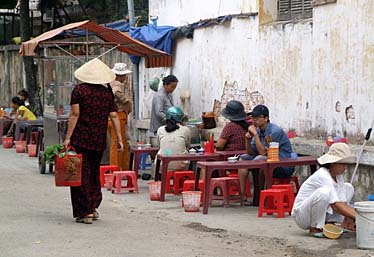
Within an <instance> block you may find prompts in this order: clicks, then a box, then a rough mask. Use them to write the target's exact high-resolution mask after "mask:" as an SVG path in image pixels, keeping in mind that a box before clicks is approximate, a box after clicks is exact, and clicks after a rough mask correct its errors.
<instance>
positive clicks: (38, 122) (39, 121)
mask: <svg viewBox="0 0 374 257" xmlns="http://www.w3.org/2000/svg"><path fill="white" fill-rule="evenodd" d="M26 124H30V125H31V124H32V125H43V120H42V119H36V120H14V125H15V130H14V141H18V140H21V138H20V135H21V127H23V128H25V127H26ZM23 140H26V135H24V138H23Z"/></svg>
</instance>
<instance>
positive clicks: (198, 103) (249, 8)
mask: <svg viewBox="0 0 374 257" xmlns="http://www.w3.org/2000/svg"><path fill="white" fill-rule="evenodd" d="M269 1H270V0H269ZM272 1H276V0H272ZM272 7H274V4H269V3H267V4H265V5H264V4H263V0H258V3H257V1H256V0H247V1H219V0H216V1H214V0H209V1H198V0H189V1H187V0H185V1H183V0H179V1H176V0H150V14H152V15H158V16H159V20H158V25H173V26H180V25H186V24H187V23H193V22H196V21H198V20H200V19H204V18H214V17H217V16H219V15H226V14H236V13H249V12H259V15H258V16H255V17H250V18H246V19H236V18H234V19H233V20H232V21H231V22H228V23H225V25H218V26H211V27H207V28H200V29H196V30H195V32H194V38H193V39H192V40H191V39H180V40H178V41H177V42H174V46H175V49H174V53H175V64H174V66H173V67H172V70H171V71H172V73H173V74H175V75H176V76H177V77H178V78H179V80H180V83H179V84H178V88H177V90H176V92H175V96H176V98H178V96H179V95H180V94H181V92H183V91H184V90H187V89H189V90H190V91H191V99H190V101H189V102H188V101H187V103H185V104H184V105H183V107H184V109H185V111H186V112H187V113H188V114H190V116H193V117H199V116H200V114H201V112H202V111H208V110H211V109H212V108H213V103H214V99H217V100H220V101H222V102H223V103H222V106H224V105H225V102H227V101H228V100H230V99H232V98H237V99H239V100H243V101H246V102H245V105H246V107H247V109H250V108H252V107H253V105H254V104H257V103H259V101H258V99H257V98H253V97H252V98H250V95H249V94H250V93H251V92H255V91H258V93H257V95H259V96H260V98H261V96H263V101H264V103H265V104H266V105H268V106H269V108H270V118H271V119H272V120H273V121H274V122H275V123H278V124H280V125H281V126H282V127H283V128H285V129H296V131H297V132H298V134H299V135H305V136H308V135H312V136H313V137H317V138H318V137H321V138H322V137H323V138H324V137H325V136H326V134H330V133H337V134H340V133H346V132H348V133H353V134H355V135H356V136H357V137H360V138H362V135H361V134H360V133H365V132H366V130H367V128H368V127H370V124H371V120H372V119H373V118H374V107H373V102H374V90H373V82H374V73H373V67H374V34H373V33H372V31H373V29H374V15H373V13H374V1H357V0H338V2H337V3H336V4H329V5H323V6H319V7H316V8H314V13H313V19H310V20H303V21H299V22H293V23H279V22H269V21H271V19H272V15H273V13H272V12H270V13H269V12H268V11H267V9H266V8H268V9H269V8H270V9H271V8H272ZM261 24H266V25H261ZM165 71H166V72H169V71H168V70H165ZM154 73H160V70H158V69H150V70H144V69H143V70H142V77H143V79H141V83H143V84H142V87H144V85H145V84H146V83H148V82H147V78H152V77H153V76H154ZM225 84H227V85H226V87H225ZM230 85H231V87H230ZM142 87H141V88H142ZM145 88H147V87H145ZM230 94H233V96H230ZM238 94H240V95H241V96H242V97H239V96H238ZM256 99H257V100H256ZM337 101H339V102H340V103H341V111H340V112H336V111H335V104H336V102H337ZM260 102H261V101H260ZM179 103H180V102H179ZM180 104H181V103H180ZM349 105H353V108H354V112H355V120H350V121H349V122H350V123H348V122H347V121H346V119H345V108H346V107H347V106H349ZM141 108H142V107H141ZM141 110H142V114H143V116H141V117H144V118H147V113H148V111H147V108H146V107H144V108H143V109H141ZM353 123H354V124H353Z"/></svg>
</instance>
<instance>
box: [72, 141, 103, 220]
mask: <svg viewBox="0 0 374 257" xmlns="http://www.w3.org/2000/svg"><path fill="white" fill-rule="evenodd" d="M73 147H74V148H75V150H76V151H77V153H81V154H82V159H83V165H82V185H81V186H79V187H70V194H71V204H72V207H73V217H75V218H76V217H79V218H83V217H85V216H87V215H89V214H91V213H92V212H93V211H95V209H96V208H98V207H99V205H100V203H101V200H102V194H101V186H100V162H101V158H102V157H103V152H104V151H94V150H88V149H85V148H81V147H78V146H74V145H73Z"/></svg>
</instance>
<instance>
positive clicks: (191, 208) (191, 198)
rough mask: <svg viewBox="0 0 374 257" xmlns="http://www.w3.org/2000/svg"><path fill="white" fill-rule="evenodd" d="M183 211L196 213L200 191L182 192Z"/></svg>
mask: <svg viewBox="0 0 374 257" xmlns="http://www.w3.org/2000/svg"><path fill="white" fill-rule="evenodd" d="M182 197H183V204H184V211H186V212H198V211H199V210H200V198H201V191H183V192H182Z"/></svg>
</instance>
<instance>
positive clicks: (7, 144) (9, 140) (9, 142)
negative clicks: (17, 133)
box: [1, 137, 13, 148]
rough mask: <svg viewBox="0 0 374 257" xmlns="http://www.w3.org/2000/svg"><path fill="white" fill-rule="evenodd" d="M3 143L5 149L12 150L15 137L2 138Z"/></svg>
mask: <svg viewBox="0 0 374 257" xmlns="http://www.w3.org/2000/svg"><path fill="white" fill-rule="evenodd" d="M1 141H2V143H3V148H12V146H13V137H2V138H1Z"/></svg>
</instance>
